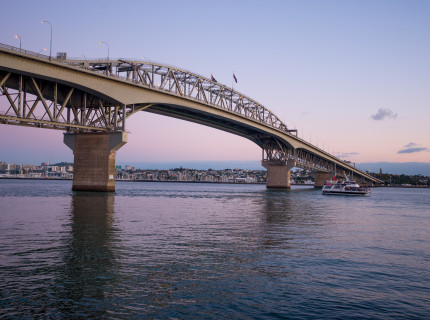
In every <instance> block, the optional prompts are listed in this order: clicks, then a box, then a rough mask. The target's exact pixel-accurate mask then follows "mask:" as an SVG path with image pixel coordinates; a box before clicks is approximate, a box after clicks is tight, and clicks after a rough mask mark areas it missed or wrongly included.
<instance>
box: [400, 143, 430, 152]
mask: <svg viewBox="0 0 430 320" xmlns="http://www.w3.org/2000/svg"><path fill="white" fill-rule="evenodd" d="M421 151H430V150H429V149H428V148H426V147H421V146H420V145H419V144H416V143H415V142H409V143H408V144H407V145H405V146H404V147H402V149H401V150H399V151H397V153H416V152H421Z"/></svg>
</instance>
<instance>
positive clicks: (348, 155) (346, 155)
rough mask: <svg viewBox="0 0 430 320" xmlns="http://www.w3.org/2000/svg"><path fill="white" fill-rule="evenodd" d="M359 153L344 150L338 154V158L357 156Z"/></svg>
mask: <svg viewBox="0 0 430 320" xmlns="http://www.w3.org/2000/svg"><path fill="white" fill-rule="evenodd" d="M357 154H359V153H358V152H344V153H339V154H338V158H348V157H350V156H355V155H357Z"/></svg>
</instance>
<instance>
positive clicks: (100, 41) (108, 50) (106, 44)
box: [100, 41, 109, 60]
mask: <svg viewBox="0 0 430 320" xmlns="http://www.w3.org/2000/svg"><path fill="white" fill-rule="evenodd" d="M102 43H104V44H105V45H107V48H108V56H107V59H108V60H109V43H107V42H105V41H100V45H102Z"/></svg>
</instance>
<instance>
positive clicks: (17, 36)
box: [15, 34, 21, 52]
mask: <svg viewBox="0 0 430 320" xmlns="http://www.w3.org/2000/svg"><path fill="white" fill-rule="evenodd" d="M15 39H19V52H21V36H19V35H17V34H16V35H15Z"/></svg>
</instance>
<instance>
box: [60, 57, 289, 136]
mask: <svg viewBox="0 0 430 320" xmlns="http://www.w3.org/2000/svg"><path fill="white" fill-rule="evenodd" d="M60 62H63V63H66V64H68V65H72V66H75V67H82V68H86V69H89V70H92V71H95V72H98V73H102V74H105V75H109V76H112V77H115V78H119V79H123V80H126V81H130V82H133V83H135V84H139V85H142V86H145V87H148V88H152V89H156V90H162V91H165V92H169V93H170V94H174V95H178V96H182V97H186V98H191V99H194V100H197V101H199V102H200V103H204V104H209V105H212V106H215V107H218V108H221V109H223V110H226V111H228V112H232V113H236V114H240V115H242V116H244V117H246V118H248V119H252V120H254V121H258V122H260V123H264V124H265V125H268V126H270V127H273V128H276V129H278V130H282V131H284V132H287V133H291V132H293V133H294V132H295V133H296V130H288V128H287V126H286V125H285V124H284V123H283V122H282V121H281V120H280V119H279V118H278V117H277V116H276V115H275V114H273V112H271V111H270V110H269V109H267V108H266V107H264V106H263V105H262V104H260V103H258V102H257V101H255V100H253V99H251V98H249V97H247V96H245V95H243V94H241V93H239V92H237V91H235V90H233V89H232V88H230V87H227V86H225V85H222V84H220V83H218V82H216V81H213V80H210V79H208V78H205V77H203V76H200V75H197V74H195V73H191V72H188V71H185V70H181V69H178V68H176V67H172V66H168V65H163V64H158V63H152V62H143V61H136V60H126V59H118V60H109V61H107V60H85V61H82V60H60Z"/></svg>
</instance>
